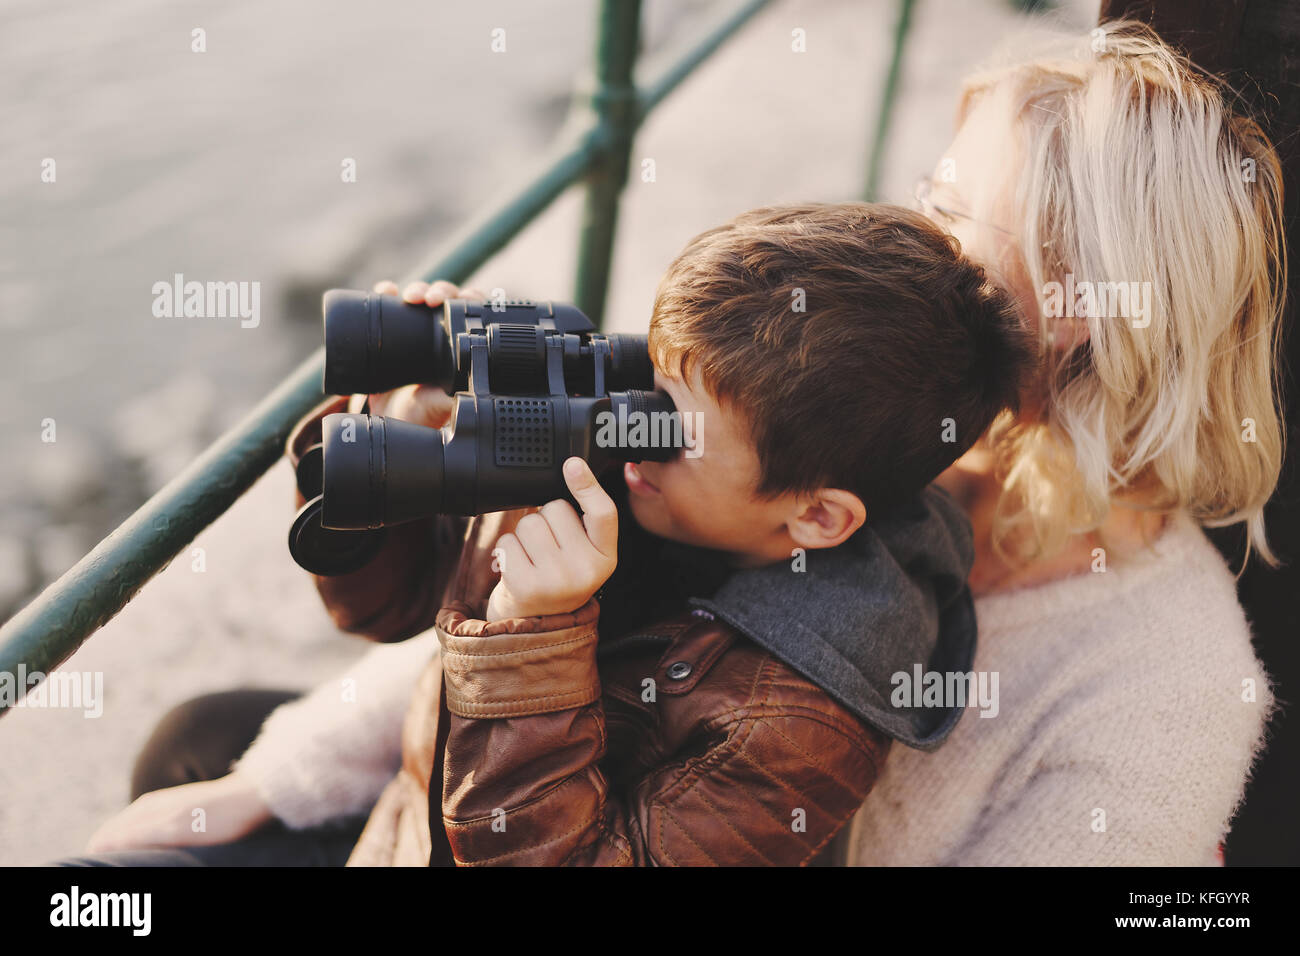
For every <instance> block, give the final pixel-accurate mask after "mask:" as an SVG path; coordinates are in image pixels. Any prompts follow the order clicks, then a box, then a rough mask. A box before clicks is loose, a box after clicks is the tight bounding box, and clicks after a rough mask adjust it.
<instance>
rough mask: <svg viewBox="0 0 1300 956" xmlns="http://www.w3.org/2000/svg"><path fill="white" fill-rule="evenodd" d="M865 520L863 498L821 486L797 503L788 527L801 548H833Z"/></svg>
mask: <svg viewBox="0 0 1300 956" xmlns="http://www.w3.org/2000/svg"><path fill="white" fill-rule="evenodd" d="M866 520H867V509H866V507H865V506H864V505H863V504H862V499H861V498H859V497H858V496H857V495H855V494H853V492H851V491H843V490H841V489H839V488H820V489H818V490H817V491H815V492H813V494H812V500H811V501H807V500H806V499H805V503H804V504H803V505H801V506H800V509H799V511H798V513H797V514H796V515H795V516H794V517H793V518H792V519H791V520H790V521H789V523H788V524H787V528H788V529H789V531H790V537H791V538H792V539H794V543H795V544H797V545H798V546H799V547H801V548H833V547H835V546H836V545H839V544H843V543H844V542H845V541H847V540H848V539H849V538H850V537H851V536H852V535H853V533H854V532H855V531H857V530H858V529H859V528H861V527H862V525H863V524H864V523H865V522H866Z"/></svg>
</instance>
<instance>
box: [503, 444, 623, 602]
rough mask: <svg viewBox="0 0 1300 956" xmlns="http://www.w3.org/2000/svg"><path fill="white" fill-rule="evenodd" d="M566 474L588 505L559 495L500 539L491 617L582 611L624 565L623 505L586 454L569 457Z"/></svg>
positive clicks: (568, 480) (568, 481) (574, 489)
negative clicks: (620, 515) (620, 554)
mask: <svg viewBox="0 0 1300 956" xmlns="http://www.w3.org/2000/svg"><path fill="white" fill-rule="evenodd" d="M564 480H565V482H566V483H567V484H568V486H569V490H570V491H571V492H572V493H573V497H574V498H575V499H577V501H578V504H579V505H580V506H581V507H582V517H581V518H579V517H578V513H577V511H575V510H574V508H573V505H571V504H569V502H567V501H564V500H563V499H556V500H555V501H552V502H549V503H548V504H546V505H544V506H543V507H542V509H541V510H540V511H538V512H534V513H533V514H528V515H524V517H523V518H521V519H520V520H519V524H518V525H516V527H515V530H514V533H513V534H512V533H509V532H507V533H506V534H503V535H502V536H501V537H500V538H499V539H498V540H497V549H498V551H499V552H500V553H499V554H498V551H494V552H493V554H496V555H497V557H498V559H499V561H500V565H501V580H500V581H498V582H497V585H496V587H495V588H493V589H492V594H491V596H490V597H489V598H488V603H487V612H486V613H485V615H484V617H485V618H486V619H487V620H488V621H501V620H505V619H506V618H511V617H533V616H534V615H542V614H562V613H565V612H567V611H576V610H577V609H578V608H580V607H582V606H583V605H584V604H586V603H587V601H589V600H590V599H591V596H592V595H593V594H595V593H596V592H597V591H598V590H600V586H601V585H602V584H604V583H605V582H606V581H607V580H608V579H609V576H610V575H611V574H613V573H614V568H615V567H616V566H617V565H618V509H617V508H616V506H615V505H614V501H613V499H611V498H610V497H609V495H607V494H606V493H605V489H604V488H602V487H601V486H600V485H599V484H598V483H597V482H596V476H595V475H593V474H592V473H591V468H590V467H589V466H588V465H587V463H586V462H585V461H583V460H582V459H581V458H570V459H569V460H567V461H566V462H565V463H564Z"/></svg>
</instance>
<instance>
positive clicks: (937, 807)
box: [849, 516, 1273, 866]
mask: <svg viewBox="0 0 1300 956" xmlns="http://www.w3.org/2000/svg"><path fill="white" fill-rule="evenodd" d="M975 612H976V617H977V619H978V621H979V643H978V645H977V649H976V652H975V669H976V672H979V671H990V672H992V671H996V672H997V673H998V674H999V711H998V715H997V716H996V717H991V718H981V717H980V716H979V711H978V709H976V708H973V707H968V708H967V713H965V714H963V715H962V718H961V720H960V721H959V722H958V724H957V727H956V728H955V729H954V730H953V733H952V736H951V737H949V738H948V740H947V741H946V742H945V743H944V745H943V746H942V747H941V748H940V749H939V750H937V751H935V752H934V753H931V754H925V753H921V752H919V751H916V750H908V749H904V748H898V747H895V748H894V749H893V751H892V752H891V753H890V755H889V759H888V760H887V761H886V763H885V769H884V772H883V774H882V775H881V778H880V780H879V781H878V782H877V783H876V786H875V788H874V789H873V790H872V792H871V793H870V794H869V795H868V797H867V800H866V802H865V803H864V804H863V807H862V809H861V810H860V811H858V814H857V816H856V817H855V818H854V820H853V823H852V825H851V829H850V832H849V862H850V864H852V865H862V866H874V865H899V864H906V865H915V864H920V865H944V864H947V865H984V866H1004V865H1041V866H1055V865H1066V864H1070V865H1075V864H1082V865H1102V866H1114V865H1124V866H1135V865H1153V866H1164V865H1181V866H1187V865H1213V864H1215V863H1216V851H1217V846H1218V843H1219V841H1220V840H1221V839H1222V838H1223V836H1224V834H1225V833H1226V832H1227V829H1228V823H1229V821H1230V819H1231V817H1232V814H1233V812H1234V810H1235V809H1236V807H1237V804H1238V802H1239V801H1240V799H1241V797H1242V792H1243V790H1244V787H1245V783H1246V778H1247V775H1248V773H1249V771H1250V768H1251V763H1252V761H1253V759H1254V757H1255V755H1256V754H1257V753H1258V751H1259V749H1260V748H1261V747H1262V745H1263V739H1262V737H1263V729H1264V723H1265V720H1266V718H1267V716H1268V714H1269V713H1270V711H1271V708H1272V706H1273V695H1272V692H1271V689H1270V688H1269V686H1268V684H1267V679H1266V676H1265V674H1264V671H1263V668H1262V667H1261V666H1260V664H1259V662H1258V661H1257V660H1256V659H1255V654H1254V651H1253V649H1252V647H1251V643H1250V630H1249V628H1248V626H1247V623H1246V618H1245V614H1244V613H1243V611H1242V609H1241V605H1240V604H1239V603H1238V602H1237V595H1236V588H1235V586H1234V581H1233V577H1232V575H1231V573H1229V571H1228V567H1227V565H1226V564H1225V562H1224V561H1223V558H1222V557H1221V556H1220V555H1219V552H1218V551H1216V550H1215V548H1214V546H1213V545H1211V544H1210V542H1209V541H1208V540H1207V539H1206V537H1205V534H1204V533H1203V532H1202V531H1201V530H1200V528H1198V527H1197V526H1196V525H1195V524H1194V523H1193V522H1192V521H1191V520H1190V519H1189V518H1187V517H1185V516H1179V517H1178V518H1175V519H1174V520H1172V521H1171V522H1170V524H1169V525H1168V526H1167V527H1166V529H1165V531H1164V533H1163V534H1162V535H1161V536H1160V538H1159V539H1158V540H1157V541H1156V542H1155V543H1154V545H1153V548H1152V551H1151V552H1148V553H1147V554H1146V555H1144V556H1142V559H1139V560H1134V561H1133V562H1130V563H1127V564H1120V565H1112V566H1110V567H1109V568H1108V569H1107V570H1106V571H1105V572H1101V573H1088V574H1082V575H1076V576H1074V577H1070V578H1066V579H1063V580H1059V581H1055V582H1051V583H1048V584H1044V585H1040V586H1037V587H1031V588H1026V589H1024V590H1019V591H1009V592H1006V593H1003V594H994V595H989V596H987V597H984V598H982V599H980V600H978V601H976V602H975ZM1252 687H1253V691H1254V694H1253V696H1254V699H1253V700H1251V699H1250V698H1251V696H1252V695H1251V693H1250V690H1251V688H1252Z"/></svg>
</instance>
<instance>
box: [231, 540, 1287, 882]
mask: <svg viewBox="0 0 1300 956" xmlns="http://www.w3.org/2000/svg"><path fill="white" fill-rule="evenodd" d="M976 614H977V616H978V619H979V627H980V634H979V644H978V650H977V652H976V658H975V664H976V670H977V671H996V672H998V675H999V677H998V690H999V701H998V714H997V716H996V717H992V718H981V717H980V716H979V710H978V709H977V708H976V707H975V706H972V707H970V708H969V712H968V713H966V714H964V715H963V716H962V718H961V721H960V722H959V723H958V725H957V727H956V729H955V730H954V731H953V734H952V736H951V737H950V738H949V740H948V741H947V742H946V743H945V744H944V745H943V746H942V747H941V748H940V749H939V750H938V751H936V752H934V753H931V754H926V753H922V752H920V751H916V750H911V749H908V748H906V747H903V746H899V745H895V747H894V748H893V749H892V751H891V753H890V755H889V759H888V760H887V761H886V765H885V770H884V773H883V774H882V776H881V778H880V780H879V782H878V783H877V784H876V787H875V789H874V790H873V791H872V793H871V794H870V796H868V798H867V801H866V803H865V804H864V805H863V808H862V809H861V810H860V811H859V813H858V815H857V816H856V817H855V818H854V820H853V822H852V824H851V827H850V830H849V841H850V849H849V862H850V863H851V864H854V865H879V864H987V865H1002V864H1045V865H1053V864H1212V863H1214V862H1215V852H1216V847H1217V844H1218V842H1219V840H1220V839H1221V838H1222V837H1223V835H1224V833H1225V831H1226V829H1227V825H1228V822H1229V819H1230V818H1231V815H1232V813H1233V810H1234V809H1235V807H1236V805H1237V803H1238V802H1239V801H1240V799H1241V795H1242V790H1243V788H1244V785H1245V781H1246V777H1247V774H1248V772H1249V769H1250V766H1251V762H1252V760H1253V758H1254V756H1255V754H1256V753H1257V752H1258V750H1259V748H1260V747H1261V746H1262V733H1263V726H1264V722H1265V719H1266V717H1267V715H1268V713H1269V712H1270V709H1271V707H1272V705H1273V696H1272V693H1271V691H1270V689H1269V687H1268V685H1267V681H1266V678H1265V675H1264V673H1263V669H1262V668H1261V666H1260V665H1259V663H1258V661H1257V660H1256V659H1255V656H1254V653H1253V651H1252V649H1251V644H1250V632H1249V629H1248V627H1247V624H1246V620H1245V617H1244V614H1243V612H1242V610H1241V607H1240V605H1239V604H1238V603H1237V598H1236V591H1235V588H1234V584H1233V579H1232V575H1231V574H1230V573H1229V572H1228V569H1227V567H1226V565H1225V564H1224V562H1223V559H1222V558H1221V557H1220V556H1219V554H1218V552H1217V551H1215V549H1214V548H1213V546H1212V545H1211V544H1210V543H1209V541H1207V540H1206V538H1205V535H1204V534H1203V533H1202V532H1201V531H1200V529H1199V528H1198V527H1197V526H1196V525H1195V524H1194V523H1193V522H1192V521H1191V520H1190V519H1188V518H1186V517H1179V518H1177V519H1175V520H1174V521H1173V522H1171V524H1170V525H1169V527H1168V528H1167V530H1166V531H1165V533H1164V534H1163V535H1162V536H1161V538H1160V540H1159V541H1157V542H1156V544H1155V546H1154V548H1153V552H1152V553H1151V554H1150V555H1149V556H1147V558H1146V559H1145V560H1141V561H1135V562H1132V563H1129V564H1125V565H1118V566H1112V567H1110V568H1109V569H1108V570H1107V571H1105V572H1104V573H1095V574H1085V575H1079V576H1075V577H1072V578H1069V579H1066V580H1062V581H1057V582H1052V583H1049V584H1045V585H1042V586H1039V587H1034V588H1027V589H1024V590H1020V591H1014V592H1008V593H1006V594H998V595H992V596H988V597H985V598H982V599H980V600H978V601H976ZM437 650H438V645H437V640H436V638H435V636H434V635H433V633H432V632H429V633H427V634H424V635H421V636H419V637H416V638H412V639H411V640H408V641H404V642H402V643H399V644H392V645H381V646H379V647H376V648H375V649H374V650H372V651H371V652H370V653H369V654H367V655H366V656H364V657H363V658H361V659H360V661H358V663H357V664H356V665H354V666H353V667H352V668H349V670H348V671H347V672H346V673H344V674H341V675H339V678H338V679H337V680H334V681H329V682H326V683H325V684H322V685H321V686H320V687H317V688H316V689H315V690H314V691H312V692H311V693H310V694H309V695H307V696H306V697H304V698H302V699H301V700H298V701H295V702H292V703H289V704H285V705H284V706H282V707H280V708H278V709H277V710H276V711H275V712H274V713H273V714H272V715H271V716H270V717H269V718H268V719H267V721H266V723H265V724H264V725H263V728H262V731H261V733H260V735H259V736H258V738H257V740H256V741H255V742H254V743H253V745H252V746H251V747H250V748H249V750H248V751H247V753H245V755H244V756H243V758H241V760H239V761H238V762H237V763H236V767H237V768H238V769H239V770H240V771H241V772H242V773H244V774H245V775H247V776H248V777H250V778H251V779H252V780H253V781H254V783H255V784H256V786H257V787H258V790H259V792H260V793H261V795H262V796H263V798H264V799H265V800H266V801H267V804H268V805H269V806H270V807H271V810H272V812H273V813H274V814H275V815H276V816H277V817H278V818H279V819H281V820H282V821H284V823H285V824H286V825H288V826H290V827H293V828H303V827H309V826H314V825H316V824H319V823H323V822H325V821H326V820H329V819H331V818H334V817H340V816H347V815H352V814H359V813H365V812H367V811H368V810H369V809H370V807H371V806H372V805H373V804H374V802H375V800H376V799H377V798H378V796H379V792H380V791H381V790H382V789H383V788H384V786H385V785H386V784H387V783H388V782H389V780H390V779H391V778H392V777H393V775H394V774H395V773H396V772H397V768H398V765H399V763H400V760H401V727H402V722H403V719H404V717H405V712H406V708H407V704H408V702H409V700H410V697H411V693H412V691H413V689H414V686H415V681H416V679H417V678H418V676H419V674H420V672H421V671H422V670H423V669H424V667H425V666H426V665H427V663H428V661H429V659H430V656H431V655H432V654H435V653H437ZM1246 682H1253V686H1254V696H1255V699H1254V700H1253V701H1247V700H1243V696H1245V697H1249V696H1250V695H1249V693H1248V684H1247V683H1246Z"/></svg>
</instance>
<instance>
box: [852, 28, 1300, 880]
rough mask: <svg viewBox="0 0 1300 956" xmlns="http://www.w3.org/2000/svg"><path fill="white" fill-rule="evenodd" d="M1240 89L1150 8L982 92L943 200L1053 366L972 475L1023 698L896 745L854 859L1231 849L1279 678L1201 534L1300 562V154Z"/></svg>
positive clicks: (1085, 856)
mask: <svg viewBox="0 0 1300 956" xmlns="http://www.w3.org/2000/svg"><path fill="white" fill-rule="evenodd" d="M1230 95H1231V94H1230V93H1226V92H1225V90H1224V89H1222V88H1221V87H1220V86H1218V85H1217V84H1216V82H1215V81H1213V80H1211V79H1208V78H1206V77H1205V76H1204V75H1202V74H1200V73H1199V72H1198V71H1196V70H1195V69H1194V68H1193V67H1191V66H1190V65H1189V63H1187V62H1186V61H1185V60H1184V59H1182V58H1180V57H1179V56H1178V55H1176V54H1175V53H1174V52H1173V51H1171V50H1170V49H1169V48H1168V47H1167V46H1165V45H1164V44H1163V43H1161V41H1160V40H1159V39H1158V38H1156V36H1155V35H1154V34H1152V33H1151V32H1150V31H1148V30H1147V29H1146V28H1144V27H1141V26H1137V25H1134V24H1132V23H1112V24H1109V25H1107V26H1106V27H1105V28H1104V31H1096V32H1094V33H1093V34H1092V35H1091V36H1090V37H1087V38H1084V39H1083V40H1082V41H1081V42H1070V43H1069V44H1068V45H1062V44H1061V43H1060V42H1059V41H1056V42H1055V43H1054V45H1053V47H1052V49H1051V50H1049V51H1048V52H1046V53H1044V54H1042V55H1040V56H1038V57H1037V58H1034V59H1032V60H1030V61H1028V62H1023V63H1019V64H1016V65H1012V66H1007V67H1003V68H1000V69H996V70H992V71H989V72H986V73H981V74H978V75H976V76H973V77H971V78H969V80H968V81H967V83H966V84H965V88H964V91H963V96H962V99H961V104H960V108H959V111H958V132H957V135H956V138H955V139H954V141H953V143H952V145H951V147H950V148H949V149H948V151H947V152H946V153H945V154H944V157H943V159H942V160H941V161H940V163H939V165H938V166H937V167H936V171H935V174H934V176H933V177H932V178H931V179H929V180H928V181H926V182H923V183H922V184H921V186H920V187H918V199H920V200H921V202H922V205H923V208H924V209H926V211H927V212H928V213H929V214H930V215H931V216H932V217H933V218H935V219H936V220H937V221H939V222H941V223H943V225H945V226H946V227H947V228H948V229H950V230H951V231H952V233H953V234H954V235H955V236H957V238H958V239H959V240H960V241H961V244H962V247H963V249H964V250H965V251H966V252H967V253H969V254H970V255H972V256H973V257H974V258H976V259H977V260H979V261H980V262H982V263H983V264H984V265H985V266H986V267H987V268H989V269H990V270H992V271H993V272H994V273H995V274H996V275H998V276H1000V277H1001V279H1002V281H1003V282H1004V283H1005V284H1006V285H1007V287H1008V288H1010V289H1011V290H1012V291H1013V292H1014V294H1015V296H1016V297H1017V299H1018V301H1019V303H1020V305H1021V308H1022V310H1023V313H1024V316H1025V320H1026V322H1028V323H1030V324H1031V325H1032V326H1033V327H1035V328H1037V330H1038V332H1039V334H1040V341H1041V351H1042V356H1043V360H1044V362H1043V372H1042V375H1041V377H1040V378H1039V380H1038V382H1037V384H1036V387H1035V388H1034V391H1033V394H1032V395H1030V396H1028V398H1029V401H1027V402H1025V403H1023V407H1025V408H1028V409H1030V411H1029V412H1028V413H1027V414H1022V415H1021V416H1020V417H1019V418H1016V419H1011V418H1010V417H1005V418H1003V419H1001V420H999V421H998V422H996V423H995V424H994V426H993V427H992V428H991V429H990V430H989V432H988V433H987V434H986V435H985V437H984V439H983V440H982V441H981V443H980V444H979V445H977V446H976V447H975V448H974V449H972V451H971V452H970V453H969V454H968V455H966V456H965V457H964V458H963V459H962V460H960V461H959V462H958V463H957V464H956V465H954V466H953V468H952V469H951V470H950V471H949V472H948V473H947V474H945V475H944V477H943V482H944V484H945V485H946V486H947V487H948V488H949V489H950V490H951V491H953V492H954V493H955V494H956V495H958V497H959V499H960V500H962V501H963V502H964V503H965V506H966V508H967V509H968V513H969V515H970V518H971V521H972V524H973V527H974V531H975V540H976V549H977V551H976V560H975V565H974V570H973V572H972V576H971V585H972V588H973V590H974V592H975V594H976V598H977V601H976V609H977V616H978V621H979V630H980V636H979V648H978V651H977V655H976V662H975V664H976V672H977V673H979V672H987V673H989V674H990V675H991V674H997V675H998V680H997V683H996V685H992V684H990V686H996V687H997V688H998V691H999V701H998V706H997V707H996V709H995V712H996V716H989V717H988V719H985V718H984V717H982V716H981V713H980V712H979V711H977V710H974V709H972V712H970V713H967V714H966V715H965V716H964V717H963V718H962V720H961V722H960V723H959V724H958V726H957V728H956V730H955V731H954V733H953V735H952V737H951V738H950V739H949V742H948V743H947V744H946V745H945V746H944V747H943V748H942V749H941V750H939V751H937V752H936V753H933V754H923V753H920V752H917V751H909V750H906V749H899V750H898V751H897V752H896V753H894V754H893V755H892V757H891V760H890V762H889V763H888V765H887V766H886V767H885V770H884V773H883V774H882V776H881V779H880V781H879V783H878V784H877V786H876V788H875V790H874V791H872V793H871V795H870V796H869V797H868V798H867V801H866V803H865V804H864V805H863V807H862V809H861V811H860V812H859V813H858V815H857V817H856V818H855V819H854V821H853V824H852V826H851V827H850V829H849V833H848V837H847V842H848V847H849V851H848V852H849V856H848V862H849V863H851V864H854V865H877V864H956V865H981V864H982V865H989V864H992V865H998V864H1043V865H1060V864H1105V865H1110V864H1121V865H1140V864H1154V865H1163V864H1214V863H1216V862H1220V861H1221V857H1220V856H1219V846H1220V843H1221V841H1222V839H1223V837H1224V835H1225V833H1226V832H1227V829H1228V827H1229V825H1230V821H1231V818H1232V815H1233V812H1234V810H1235V808H1236V807H1237V805H1238V804H1239V802H1240V800H1241V797H1242V794H1243V790H1244V787H1245V783H1246V780H1247V777H1248V774H1249V773H1250V769H1251V766H1252V762H1253V760H1254V758H1255V756H1256V755H1257V754H1258V753H1259V751H1260V749H1261V748H1262V745H1263V739H1262V738H1263V733H1264V725H1265V721H1266V718H1267V717H1268V715H1269V713H1270V709H1271V707H1272V706H1273V695H1272V693H1271V691H1270V688H1269V683H1268V676H1267V675H1266V674H1265V673H1264V671H1263V668H1262V667H1261V665H1260V664H1259V662H1258V661H1257V660H1256V658H1255V655H1254V653H1253V650H1252V647H1251V640H1250V629H1249V624H1248V622H1247V620H1246V617H1245V615H1244V613H1243V611H1242V609H1241V606H1240V605H1239V603H1238V601H1237V596H1236V590H1235V588H1234V579H1233V574H1232V573H1231V572H1230V570H1229V569H1228V567H1227V566H1226V565H1225V563H1224V561H1223V559H1222V558H1221V557H1220V555H1219V553H1218V552H1217V551H1216V550H1215V549H1214V548H1213V547H1212V546H1211V544H1210V543H1209V542H1208V540H1207V539H1206V537H1205V535H1204V533H1203V532H1202V531H1201V529H1200V526H1201V525H1207V526H1209V525H1221V524H1227V523H1235V522H1244V523H1245V524H1246V528H1247V534H1248V541H1249V546H1251V547H1253V548H1254V549H1255V551H1256V552H1257V553H1258V555H1259V556H1260V557H1261V558H1262V559H1264V560H1266V561H1268V562H1269V563H1275V560H1276V559H1275V558H1274V556H1273V553H1272V551H1271V549H1270V547H1269V543H1268V540H1267V538H1266V535H1265V528H1264V525H1263V518H1262V512H1263V507H1264V503H1265V501H1266V500H1267V499H1268V498H1269V495H1270V493H1271V491H1272V489H1273V487H1274V485H1275V484H1276V482H1277V479H1278V475H1279V470H1280V466H1281V461H1282V437H1281V436H1282V434H1283V432H1282V427H1281V422H1280V420H1279V419H1280V413H1279V401H1278V398H1277V383H1276V381H1275V379H1276V373H1275V369H1276V367H1277V364H1276V363H1277V349H1278V334H1277V333H1278V320H1279V314H1280V309H1281V304H1282V303H1281V298H1282V294H1283V293H1282V290H1283V289H1284V288H1285V274H1284V273H1285V265H1284V263H1285V256H1284V250H1283V248H1282V246H1283V237H1282V224H1281V209H1282V196H1281V193H1282V184H1281V175H1280V171H1279V167H1278V162H1277V159H1276V157H1275V155H1274V152H1273V149H1272V147H1271V145H1270V143H1269V142H1268V141H1267V139H1266V138H1265V136H1264V134H1263V133H1262V132H1261V131H1260V129H1259V128H1258V127H1257V126H1256V125H1255V124H1254V123H1253V122H1252V121H1250V120H1248V119H1246V118H1244V117H1242V116H1239V115H1236V114H1234V113H1233V111H1232V110H1231V108H1230V107H1229V105H1228V103H1229V101H1230V100H1229V97H1230Z"/></svg>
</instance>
